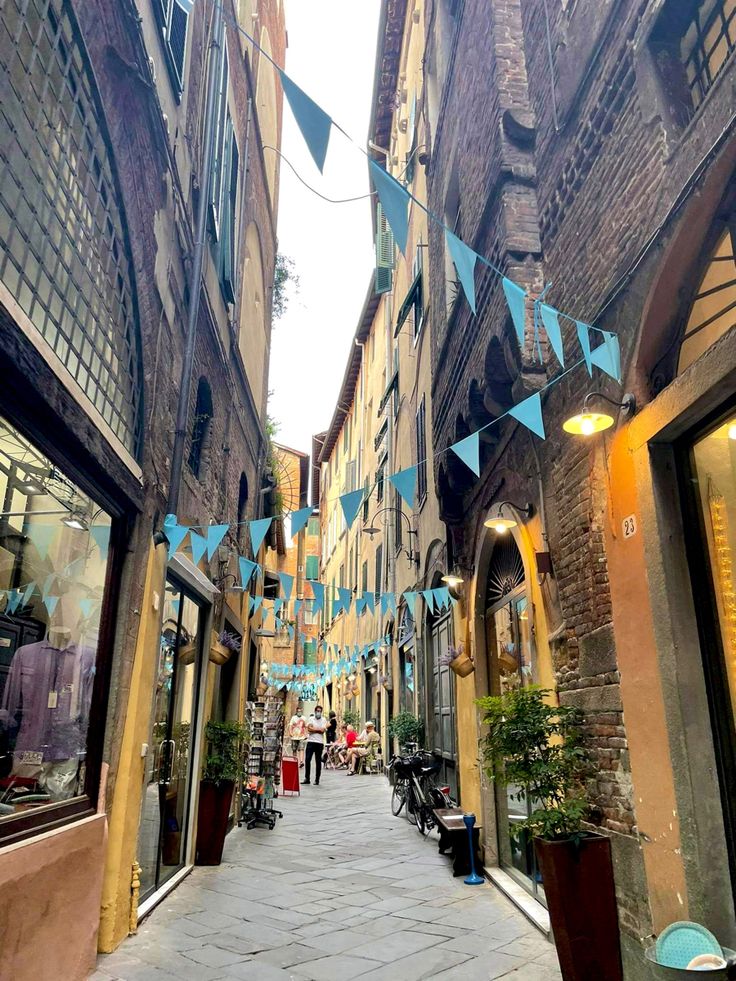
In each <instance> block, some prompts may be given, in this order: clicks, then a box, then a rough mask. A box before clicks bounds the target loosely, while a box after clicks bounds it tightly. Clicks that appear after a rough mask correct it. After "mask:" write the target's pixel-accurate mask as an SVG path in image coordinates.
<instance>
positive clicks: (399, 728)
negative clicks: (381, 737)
mask: <svg viewBox="0 0 736 981" xmlns="http://www.w3.org/2000/svg"><path fill="white" fill-rule="evenodd" d="M388 734H389V736H390V737H391V738H392V739H396V740H397V742H398V744H399V746H400V747H402V748H403V747H405V746H408V745H409V743H417V745H419V746H421V745H422V743H423V742H424V721H423V720H422V719H420V718H418V717H417V716H416V715H412V713H411V712H397V714H396V715H395V716H394V717H393V719H391V721H390V722H389V724H388Z"/></svg>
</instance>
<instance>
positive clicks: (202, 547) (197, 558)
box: [189, 531, 207, 565]
mask: <svg viewBox="0 0 736 981" xmlns="http://www.w3.org/2000/svg"><path fill="white" fill-rule="evenodd" d="M189 544H190V545H191V546H192V562H194V564H195V565H199V563H200V562H201V561H202V556H203V555H204V553H205V552H206V551H207V539H206V538H205V537H204V535H198V534H197V532H196V531H190V532H189Z"/></svg>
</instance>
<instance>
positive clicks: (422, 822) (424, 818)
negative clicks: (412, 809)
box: [416, 803, 431, 838]
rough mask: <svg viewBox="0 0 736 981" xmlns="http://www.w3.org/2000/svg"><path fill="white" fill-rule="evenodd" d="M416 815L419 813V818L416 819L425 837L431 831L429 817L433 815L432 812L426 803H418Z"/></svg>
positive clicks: (419, 829)
mask: <svg viewBox="0 0 736 981" xmlns="http://www.w3.org/2000/svg"><path fill="white" fill-rule="evenodd" d="M416 815H417V820H416V825H417V831H418V832H419V834H420V835H421V836H422V838H423V837H424V836H425V835H426V834H427V832H428V831H429V819H430V817H431V812H430V813H428V808H427V805H426V804H421V803H420V804H417V808H416Z"/></svg>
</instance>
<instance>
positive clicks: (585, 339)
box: [575, 320, 593, 375]
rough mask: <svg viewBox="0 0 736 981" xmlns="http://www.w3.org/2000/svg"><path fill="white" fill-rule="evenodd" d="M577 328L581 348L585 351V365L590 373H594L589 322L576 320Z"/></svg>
mask: <svg viewBox="0 0 736 981" xmlns="http://www.w3.org/2000/svg"><path fill="white" fill-rule="evenodd" d="M575 328H576V329H577V332H578V341H579V342H580V349H581V350H582V352H583V357H584V358H585V367H586V368H587V369H588V374H589V375H592V374H593V362H592V360H591V357H590V334H589V333H588V331H589V329H590V328H589V327H588V325H587V324H584V323H582V322H581V321H580V320H576V321H575Z"/></svg>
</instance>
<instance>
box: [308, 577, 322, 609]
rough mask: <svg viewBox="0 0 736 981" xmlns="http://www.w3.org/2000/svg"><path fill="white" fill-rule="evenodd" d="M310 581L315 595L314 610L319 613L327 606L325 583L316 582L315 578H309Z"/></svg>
mask: <svg viewBox="0 0 736 981" xmlns="http://www.w3.org/2000/svg"><path fill="white" fill-rule="evenodd" d="M308 582H309V585H310V586H311V587H312V595H313V596H314V605H313V607H312V612H313V613H317V612H318V611H319V610H324V608H325V587H324V584H323V583H321V582H315V581H314V580H313V579H309V580H308Z"/></svg>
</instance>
